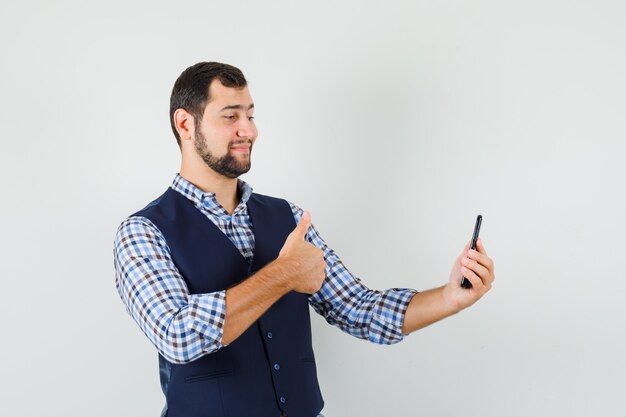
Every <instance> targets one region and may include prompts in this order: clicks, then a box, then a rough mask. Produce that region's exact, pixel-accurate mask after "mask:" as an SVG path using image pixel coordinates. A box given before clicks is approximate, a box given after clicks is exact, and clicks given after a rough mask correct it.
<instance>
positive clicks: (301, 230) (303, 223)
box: [291, 211, 311, 239]
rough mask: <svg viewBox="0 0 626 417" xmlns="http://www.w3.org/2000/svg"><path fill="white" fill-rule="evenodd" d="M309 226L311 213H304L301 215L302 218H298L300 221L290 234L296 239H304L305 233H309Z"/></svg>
mask: <svg viewBox="0 0 626 417" xmlns="http://www.w3.org/2000/svg"><path fill="white" fill-rule="evenodd" d="M310 226H311V213H309V212H308V211H305V212H304V213H302V217H300V221H299V222H298V225H297V226H296V228H295V229H294V230H293V232H291V233H292V234H294V235H295V236H296V237H297V238H298V239H304V237H305V236H306V233H307V232H308V231H309V227H310Z"/></svg>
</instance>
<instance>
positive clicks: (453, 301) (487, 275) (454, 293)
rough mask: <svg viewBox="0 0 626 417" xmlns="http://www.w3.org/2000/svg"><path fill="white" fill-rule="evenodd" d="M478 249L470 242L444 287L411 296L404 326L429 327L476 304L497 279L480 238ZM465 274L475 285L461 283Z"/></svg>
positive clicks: (407, 328)
mask: <svg viewBox="0 0 626 417" xmlns="http://www.w3.org/2000/svg"><path fill="white" fill-rule="evenodd" d="M476 249H477V250H471V249H469V243H468V244H467V245H465V248H464V249H463V251H462V252H461V254H460V255H459V256H458V257H457V259H456V260H455V261H454V265H453V266H452V271H451V272H450V281H449V282H448V283H447V284H446V285H444V286H443V287H439V288H435V289H432V290H428V291H424V292H421V293H419V294H417V295H416V296H415V297H413V299H412V300H411V303H410V304H409V308H408V309H407V312H406V317H405V320H404V324H403V327H402V331H403V333H405V334H408V333H411V332H413V331H415V330H418V329H421V328H423V327H426V326H428V325H430V324H432V323H435V322H437V321H439V320H441V319H444V318H446V317H448V316H451V315H453V314H456V313H458V312H459V311H461V310H463V309H464V308H467V307H469V306H470V305H472V304H474V303H475V302H476V301H478V299H480V298H481V297H482V296H483V295H484V294H485V293H486V292H487V291H489V290H490V289H491V285H492V283H493V281H494V280H495V274H494V264H493V260H492V259H491V258H489V257H488V256H487V251H486V250H485V247H484V246H483V244H482V241H481V240H480V239H478V241H477V242H476ZM462 276H465V277H466V278H467V279H468V280H469V281H470V282H471V283H472V288H470V289H466V288H462V287H461V277H462Z"/></svg>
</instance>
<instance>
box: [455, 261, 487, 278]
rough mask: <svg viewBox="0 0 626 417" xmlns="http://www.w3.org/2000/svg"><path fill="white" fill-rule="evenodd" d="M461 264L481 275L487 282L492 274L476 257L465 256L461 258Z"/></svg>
mask: <svg viewBox="0 0 626 417" xmlns="http://www.w3.org/2000/svg"><path fill="white" fill-rule="evenodd" d="M461 264H463V266H464V267H466V268H468V269H470V270H472V271H473V272H474V273H476V275H478V276H479V277H481V279H482V281H483V282H485V281H486V280H487V278H488V277H489V275H490V273H489V270H488V269H487V268H485V267H484V266H483V265H481V264H480V263H478V262H477V261H476V260H474V259H471V258H467V257H465V258H463V259H462V260H461Z"/></svg>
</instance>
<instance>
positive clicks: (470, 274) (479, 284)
mask: <svg viewBox="0 0 626 417" xmlns="http://www.w3.org/2000/svg"><path fill="white" fill-rule="evenodd" d="M461 272H463V276H464V277H465V278H466V279H468V280H469V282H471V283H472V288H474V289H475V290H479V289H481V288H483V287H484V286H485V284H484V283H483V281H482V280H481V279H480V277H479V276H478V275H476V274H475V273H474V271H472V270H470V269H468V268H466V267H462V268H461Z"/></svg>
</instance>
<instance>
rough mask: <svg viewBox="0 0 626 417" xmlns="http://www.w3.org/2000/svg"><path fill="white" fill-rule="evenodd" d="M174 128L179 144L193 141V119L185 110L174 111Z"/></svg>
mask: <svg viewBox="0 0 626 417" xmlns="http://www.w3.org/2000/svg"><path fill="white" fill-rule="evenodd" d="M174 126H175V127H176V131H177V132H178V135H179V136H180V141H181V142H184V141H186V140H192V139H193V137H194V134H195V124H194V117H193V116H192V115H191V113H189V112H188V111H187V110H185V109H176V111H175V112H174Z"/></svg>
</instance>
